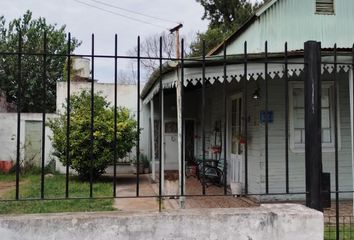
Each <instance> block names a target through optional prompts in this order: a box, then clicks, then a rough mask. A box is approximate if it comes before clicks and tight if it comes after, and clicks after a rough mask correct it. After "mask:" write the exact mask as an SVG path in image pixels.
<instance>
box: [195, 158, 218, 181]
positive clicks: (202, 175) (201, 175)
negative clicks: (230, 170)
mask: <svg viewBox="0 0 354 240" xmlns="http://www.w3.org/2000/svg"><path fill="white" fill-rule="evenodd" d="M196 162H197V164H198V173H197V176H198V179H199V181H200V182H201V183H202V184H203V181H205V182H204V183H205V185H206V186H207V187H208V186H211V185H216V186H221V185H222V184H223V179H224V171H223V168H224V167H223V165H224V163H223V161H220V159H205V164H204V166H203V160H202V159H197V161H196ZM203 167H204V169H203Z"/></svg>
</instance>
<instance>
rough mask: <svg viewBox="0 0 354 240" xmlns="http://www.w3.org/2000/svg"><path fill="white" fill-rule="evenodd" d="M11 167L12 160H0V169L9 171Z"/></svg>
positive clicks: (5, 171)
mask: <svg viewBox="0 0 354 240" xmlns="http://www.w3.org/2000/svg"><path fill="white" fill-rule="evenodd" d="M12 167H13V163H12V161H0V169H1V171H2V172H4V173H9V172H10V170H11V168H12Z"/></svg>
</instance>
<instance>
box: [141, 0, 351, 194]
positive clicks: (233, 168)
mask: <svg viewBox="0 0 354 240" xmlns="http://www.w3.org/2000/svg"><path fill="white" fill-rule="evenodd" d="M353 11H354V1H352V0H272V1H269V2H268V3H267V4H265V5H264V6H263V7H262V8H261V9H259V10H258V11H257V12H256V13H255V15H254V16H253V17H252V18H250V19H249V20H248V22H247V23H246V24H245V25H244V26H242V27H241V28H240V29H239V30H238V31H237V32H235V33H234V34H233V35H232V36H230V37H229V38H228V39H226V40H225V42H224V43H223V44H221V45H220V46H217V47H216V48H215V49H214V50H213V51H212V52H210V53H209V54H208V56H207V58H206V62H205V64H206V67H205V79H206V80H205V108H204V111H203V107H202V106H203V103H202V76H203V68H202V66H201V65H202V64H201V59H194V61H191V59H189V60H185V61H184V65H183V77H182V70H181V69H182V68H181V63H180V62H169V63H165V64H164V65H163V69H162V70H163V71H162V75H160V71H156V72H155V73H153V75H152V76H151V78H150V80H149V81H148V83H147V84H146V85H145V88H144V89H143V91H142V94H141V97H142V99H143V102H144V103H145V104H146V105H145V106H146V107H147V108H150V112H151V114H150V116H149V117H150V123H151V129H150V136H149V138H148V139H146V140H147V141H150V146H151V148H152V152H155V154H152V155H154V156H153V160H154V161H155V162H157V161H158V160H159V155H158V146H159V137H160V135H159V131H158V129H159V125H158V122H159V119H160V116H162V118H163V122H164V124H163V125H162V133H163V134H162V140H163V141H164V144H163V146H164V147H163V148H162V161H163V163H162V167H163V170H171V169H175V170H179V171H180V172H181V174H182V173H183V170H182V169H181V164H180V162H181V160H180V159H181V158H182V157H183V158H184V159H185V160H186V161H187V160H188V158H190V157H193V158H194V159H198V158H202V155H203V147H202V145H203V141H202V137H201V136H202V115H203V114H204V123H205V145H206V146H205V150H206V152H205V157H206V158H213V157H214V156H213V154H212V147H213V146H216V145H221V146H223V141H224V140H223V139H224V137H223V136H225V134H226V143H227V144H226V149H224V148H223V147H222V153H221V154H220V158H221V161H223V160H224V159H223V156H224V151H226V156H227V157H226V160H227V173H228V174H227V176H228V177H227V180H228V183H230V182H233V181H236V182H241V183H242V184H243V187H244V188H246V187H247V192H248V193H250V194H261V193H266V192H267V191H266V182H268V187H269V188H268V192H269V193H285V192H286V190H289V192H290V193H296V192H304V191H305V155H304V151H305V150H304V90H303V88H304V82H303V81H304V76H303V69H304V64H301V63H303V62H304V58H303V56H304V53H303V49H304V43H305V42H306V41H309V40H315V41H319V42H321V44H322V61H323V62H325V61H328V62H332V61H333V48H334V45H335V44H337V46H338V50H337V52H338V62H339V63H340V64H338V68H337V74H336V76H337V79H338V81H339V89H338V91H337V95H338V106H337V109H338V111H337V116H338V143H339V148H338V150H339V188H340V190H341V191H345V190H349V191H351V190H352V189H353V176H352V173H353V164H352V159H353V157H352V152H353V151H352V149H353V136H352V134H351V132H352V124H353V116H352V114H353V113H352V112H351V109H353V102H352V99H353V91H352V88H353V85H352V81H353V72H352V67H351V66H352V54H351V48H352V45H353V42H354V28H353V26H352V23H354V15H353V14H352V13H353ZM266 41H267V42H268V58H267V60H268V61H269V64H268V65H267V71H268V72H267V74H268V77H267V79H268V98H267V99H268V100H267V101H268V113H265V112H264V111H265V101H266V96H265V94H266V89H265V70H266V68H265V64H264V62H265V42H266ZM245 42H247V61H248V64H247V69H246V70H247V76H246V77H247V94H245V83H244V81H243V79H244V75H245V64H244V62H243V61H244V59H245V55H244V46H245ZM285 42H287V49H288V59H289V65H288V70H289V71H288V75H286V74H285V66H284V63H283V62H284V51H285ZM224 44H225V46H226V54H227V57H226V59H227V66H226V75H227V78H226V79H227V83H225V82H224V60H223V54H224V51H223V49H224V48H223V46H224ZM270 62H272V63H270ZM333 71H334V66H333V64H323V69H322V80H323V84H322V142H323V143H322V151H323V154H322V159H323V171H324V172H329V173H331V176H332V177H331V189H332V190H334V169H335V167H334V164H335V161H334V151H335V148H334V136H335V134H334V129H335V128H334V109H335V108H334V103H335V99H334V98H333ZM285 76H287V79H288V80H289V81H288V85H285V80H284V79H285ZM160 77H161V78H162V87H163V97H162V101H163V102H162V103H161V102H160V101H159V80H160ZM181 79H184V82H183V83H184V95H183V99H184V100H183V109H181V107H180V106H179V104H177V101H176V90H177V89H176V86H177V85H178V84H177V83H178V82H179V81H181ZM225 86H226V115H225V112H224V107H225V105H224V92H223V91H224V87H225ZM286 86H288V94H289V97H288V107H287V106H286V100H285V99H286V96H285V94H286V91H285V88H286ZM245 101H246V104H244V103H245ZM160 105H163V112H162V113H160V112H159V109H160ZM245 106H247V116H244V113H245V111H244V109H243V108H244V107H245ZM287 109H288V111H286V110H287ZM181 112H183V122H184V128H183V129H184V132H183V133H182V132H181V129H182V128H181V127H180V126H179V125H178V123H177V113H181ZM264 114H266V115H271V116H272V119H271V120H270V121H269V122H268V124H267V128H268V137H267V138H268V149H267V151H268V152H266V134H265V132H266V130H265V128H266V124H265V123H264V121H263V117H264ZM286 115H288V119H289V121H288V132H287V131H286V130H285V129H286V121H285V119H286ZM225 116H226V117H225ZM262 116H263V117H262ZM245 120H247V139H246V141H247V156H245V154H246V153H245V144H240V139H241V138H242V137H243V134H244V133H245V129H244V127H245V123H244V121H245ZM225 124H226V132H225V131H224V130H223V129H224V126H225ZM286 132H287V134H286ZM179 136H183V138H179ZM286 136H288V149H286V142H287V141H286ZM182 139H183V140H184V143H185V144H184V149H183V150H184V151H182V149H181V148H179V146H181V144H180V141H181V140H182ZM182 152H184V153H185V154H183V156H182V154H181V153H182ZM286 152H287V153H288V158H287V160H288V161H286ZM266 156H267V161H266ZM245 159H247V167H246V166H245ZM287 164H288V170H289V175H288V179H289V181H288V184H289V185H288V189H286V188H287V187H286V168H287ZM266 167H268V168H267V169H268V171H266ZM245 170H246V172H245ZM267 175H268V177H267ZM153 177H155V176H153ZM246 178H247V179H246ZM246 181H247V186H245V182H246ZM269 197H271V198H273V199H276V198H281V197H282V198H292V199H293V198H304V195H301V194H300V195H285V196H284V195H282V196H278V195H273V196H268V198H269ZM340 197H341V198H348V197H351V194H341V196H340Z"/></svg>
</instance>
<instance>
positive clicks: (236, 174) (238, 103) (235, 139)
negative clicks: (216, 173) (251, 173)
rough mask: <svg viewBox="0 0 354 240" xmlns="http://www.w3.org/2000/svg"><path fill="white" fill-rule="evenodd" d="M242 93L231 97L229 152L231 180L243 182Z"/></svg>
mask: <svg viewBox="0 0 354 240" xmlns="http://www.w3.org/2000/svg"><path fill="white" fill-rule="evenodd" d="M242 104H243V102H242V94H237V95H234V96H232V97H231V99H230V110H229V113H230V115H229V116H230V117H229V123H230V124H229V133H230V134H229V143H230V144H229V152H230V164H229V166H230V168H231V169H230V178H231V179H230V180H231V182H239V183H243V177H242V169H243V144H242V141H243V137H244V135H243V128H242V126H243V115H242V112H243V111H242Z"/></svg>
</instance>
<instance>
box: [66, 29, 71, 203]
mask: <svg viewBox="0 0 354 240" xmlns="http://www.w3.org/2000/svg"><path fill="white" fill-rule="evenodd" d="M67 45H68V46H67V47H68V49H67V51H68V52H67V54H68V58H67V65H68V66H67V73H66V74H67V89H66V90H67V93H66V96H67V97H66V99H67V100H66V101H67V103H66V173H65V197H66V198H69V166H70V78H71V76H70V75H71V34H70V33H69V34H68V43H67Z"/></svg>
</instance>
